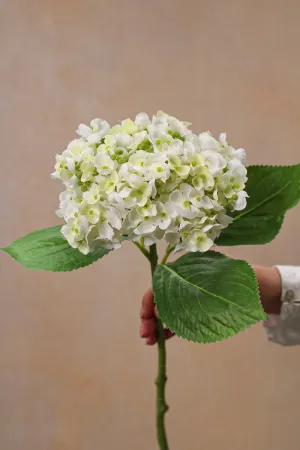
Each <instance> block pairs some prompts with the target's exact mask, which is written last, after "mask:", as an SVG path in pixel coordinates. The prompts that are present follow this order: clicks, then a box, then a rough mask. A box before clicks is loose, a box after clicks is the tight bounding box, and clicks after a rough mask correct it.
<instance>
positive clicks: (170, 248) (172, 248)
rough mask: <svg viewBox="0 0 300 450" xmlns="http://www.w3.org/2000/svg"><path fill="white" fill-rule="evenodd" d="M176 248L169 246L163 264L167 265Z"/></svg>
mask: <svg viewBox="0 0 300 450" xmlns="http://www.w3.org/2000/svg"><path fill="white" fill-rule="evenodd" d="M174 248H175V247H173V246H172V245H169V246H168V247H167V250H166V253H165V255H164V257H163V259H162V260H161V264H166V262H167V260H168V258H169V256H170V254H171V253H172V251H173V250H174Z"/></svg>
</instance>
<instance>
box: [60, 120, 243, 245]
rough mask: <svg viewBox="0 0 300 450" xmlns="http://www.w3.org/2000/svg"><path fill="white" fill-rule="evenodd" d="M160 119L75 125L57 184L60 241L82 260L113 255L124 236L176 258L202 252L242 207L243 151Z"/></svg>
mask: <svg viewBox="0 0 300 450" xmlns="http://www.w3.org/2000/svg"><path fill="white" fill-rule="evenodd" d="M189 126H190V124H189V123H187V122H182V121H180V120H178V119H176V118H175V117H172V116H169V115H167V114H165V113H163V112H161V111H160V112H158V113H157V114H156V115H154V116H153V117H152V119H150V118H149V117H148V115H147V114H145V113H140V114H138V115H137V116H136V118H135V120H134V121H132V120H130V119H126V120H124V121H122V122H121V123H120V124H117V125H115V126H113V127H110V126H109V124H108V123H107V122H106V121H104V120H101V119H94V120H92V121H91V122H90V125H89V126H87V125H84V124H80V125H79V127H78V129H77V134H78V135H79V138H78V139H75V140H73V141H71V142H70V143H69V145H68V146H67V148H66V150H64V151H63V152H62V154H61V155H57V156H56V164H55V172H54V173H53V174H52V177H53V178H55V179H59V180H61V181H62V182H63V184H64V186H65V190H64V191H63V192H62V193H61V194H60V206H59V209H58V211H57V214H58V216H59V217H62V218H63V219H64V220H65V222H66V224H65V225H63V227H62V230H61V231H62V234H63V236H64V237H65V239H66V240H67V241H68V243H69V244H70V245H71V246H72V247H74V248H78V250H79V251H81V252H82V253H84V254H88V253H89V252H91V251H93V250H94V249H95V247H97V245H104V246H105V247H106V248H118V247H120V245H121V241H122V237H123V236H124V235H125V236H127V238H128V239H129V240H131V241H138V242H143V243H144V244H145V245H146V246H148V245H151V244H154V243H155V242H156V241H157V240H160V239H164V240H165V241H167V243H168V244H169V245H172V246H175V251H181V250H187V251H191V252H195V251H200V252H205V251H207V250H209V249H210V248H211V247H212V245H213V243H214V241H215V239H216V238H217V237H218V236H219V235H220V233H221V232H222V230H223V229H224V228H226V227H227V226H228V225H229V224H230V223H231V221H232V219H231V217H230V216H229V215H228V212H230V211H234V210H242V209H244V208H245V207H246V201H247V194H246V192H245V191H244V188H245V183H246V181H247V170H246V168H245V151H244V150H243V149H238V150H235V149H234V148H233V147H232V146H231V145H229V144H228V142H227V139H226V135H225V133H222V134H221V135H220V137H219V139H218V140H217V139H215V138H214V137H213V136H212V135H211V134H210V133H209V132H204V133H200V134H195V133H193V132H192V131H191V130H190V128H189Z"/></svg>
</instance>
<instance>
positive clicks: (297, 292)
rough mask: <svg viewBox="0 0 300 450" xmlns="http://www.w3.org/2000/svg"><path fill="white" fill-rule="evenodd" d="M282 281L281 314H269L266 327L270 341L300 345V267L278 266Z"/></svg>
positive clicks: (265, 323)
mask: <svg viewBox="0 0 300 450" xmlns="http://www.w3.org/2000/svg"><path fill="white" fill-rule="evenodd" d="M276 267H277V269H278V271H279V273H280V276H281V282H282V294H281V301H282V305H281V312H280V315H272V314H269V320H267V321H265V322H264V329H265V331H266V334H267V337H268V339H269V340H270V341H272V342H275V343H276V344H280V345H300V267H295V266H276Z"/></svg>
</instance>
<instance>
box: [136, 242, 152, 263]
mask: <svg viewBox="0 0 300 450" xmlns="http://www.w3.org/2000/svg"><path fill="white" fill-rule="evenodd" d="M133 243H134V245H135V246H136V247H137V248H139V249H140V250H141V252H142V253H143V255H145V256H146V258H147V259H148V261H150V252H148V250H147V249H146V248H145V247H144V246H143V245H142V244H140V243H139V242H137V241H135V242H133ZM150 262H151V261H150Z"/></svg>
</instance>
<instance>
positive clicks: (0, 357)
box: [0, 0, 300, 450]
mask: <svg viewBox="0 0 300 450" xmlns="http://www.w3.org/2000/svg"><path fill="white" fill-rule="evenodd" d="M299 19H300V5H299V2H297V1H296V0H295V1H290V0H286V1H285V2H283V1H281V0H239V1H234V0H227V1H224V0H219V1H210V2H209V1H206V2H204V1H200V0H194V1H185V2H183V1H180V0H152V1H151V2H147V1H143V0H126V1H121V0H120V1H114V0H113V1H110V2H108V1H103V0H97V1H96V0H95V1H94V0H85V1H83V0H44V1H39V2H38V1H35V0H1V2H0V45H1V59H0V71H1V72H0V74H1V85H0V91H1V102H0V115H1V121H0V127H1V150H0V152H1V165H0V180H1V193H2V195H1V213H0V229H1V232H0V245H1V246H4V245H7V244H8V243H10V242H11V241H12V240H13V239H15V238H17V237H20V236H21V235H23V234H25V233H27V232H29V231H32V230H33V229H37V228H41V227H46V226H50V225H54V224H56V223H57V219H56V217H55V215H54V211H55V209H56V207H57V202H58V199H57V196H58V193H59V190H60V185H59V183H56V182H54V181H51V180H50V178H49V173H50V172H51V171H52V167H53V163H54V155H55V153H57V152H60V151H61V150H62V149H63V148H64V146H65V145H66V143H67V142H68V141H69V140H71V138H72V137H73V136H74V130H75V129H76V126H77V124H78V123H79V122H81V121H88V120H89V119H91V118H93V117H99V116H100V117H104V118H106V119H107V120H108V121H111V122H113V121H117V120H119V119H121V118H124V117H127V116H133V115H134V114H135V113H136V112H138V111H141V110H146V111H147V112H149V113H153V112H155V111H156V110H157V109H164V110H166V111H167V112H169V113H171V114H174V115H176V116H178V117H180V118H182V119H185V120H188V121H191V122H193V126H194V128H195V129H198V130H207V129H210V130H211V131H212V132H214V133H217V132H219V131H227V132H228V134H229V137H230V140H231V142H232V143H233V144H234V145H236V146H244V147H245V148H246V149H247V151H248V155H249V162H250V163H254V162H255V163H262V164H267V163H278V164H290V163H296V162H299V153H300V152H299V147H298V143H299V118H300V102H299V94H300V87H299V79H300V59H299V38H300V29H299ZM299 219H300V211H299V209H298V210H297V211H293V212H292V213H290V214H288V216H287V219H286V221H285V224H284V228H283V230H282V233H281V235H280V237H278V238H277V239H276V241H275V242H274V243H272V244H270V245H268V246H266V247H263V248H262V247H257V248H236V249H234V250H230V252H229V254H232V255H238V256H243V257H245V258H247V259H248V260H249V261H251V262H256V263H266V264H272V263H291V264H294V263H296V262H297V261H298V263H299V239H294V237H293V236H295V235H296V234H297V232H298V233H299V227H298V222H299ZM0 263H1V272H0V277H1V284H0V297H1V299H0V448H1V449H3V450H96V449H101V450H102V449H103V450H115V449H124V450H129V449H130V450H153V449H155V448H156V442H155V432H154V384H153V379H154V376H155V370H156V369H155V368H156V349H155V348H146V347H145V346H144V345H143V343H142V342H141V341H140V339H139V337H138V333H139V306H140V298H141V295H142V293H143V291H144V289H145V287H146V286H147V285H148V284H149V273H148V272H149V270H148V267H147V264H146V263H145V262H144V261H143V259H142V256H140V255H139V254H138V252H137V249H136V248H132V247H131V246H130V245H129V244H125V245H124V248H122V250H120V251H117V252H115V253H114V254H111V255H110V256H109V257H107V258H105V260H103V261H102V262H99V263H97V264H95V265H93V266H91V267H90V268H88V269H83V270H80V271H78V272H76V273H70V274H51V273H38V272H36V273H34V272H30V271H27V270H25V269H23V268H22V267H21V266H19V265H18V264H17V263H15V262H14V261H12V260H11V259H9V258H8V257H7V256H5V255H1V258H0ZM168 352H169V357H168V358H169V361H168V367H169V382H168V388H167V396H168V403H169V404H170V406H171V409H170V412H169V414H168V417H167V427H168V434H169V439H170V442H171V449H172V450H183V449H184V450H196V449H205V450H219V449H220V448H222V449H223V450H241V449H242V450H253V449H255V450H271V449H272V450H282V449H283V448H285V447H286V448H288V449H289V450H298V449H299V446H300V431H299V425H298V423H299V419H300V411H299V402H300V391H299V373H300V358H299V356H300V355H299V352H300V350H299V348H280V347H278V346H276V345H272V344H269V343H268V342H267V341H266V339H265V337H264V333H263V331H262V328H261V326H260V325H257V326H255V327H253V328H252V329H250V330H249V331H247V332H245V333H242V334H240V335H238V336H236V337H234V338H231V339H229V340H227V341H225V342H222V343H218V344H215V345H207V346H200V345H194V344H191V343H187V342H185V341H180V340H179V339H173V340H172V341H171V342H170V343H169V345H168Z"/></svg>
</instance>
